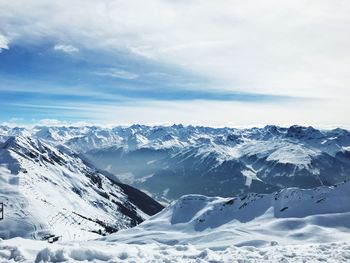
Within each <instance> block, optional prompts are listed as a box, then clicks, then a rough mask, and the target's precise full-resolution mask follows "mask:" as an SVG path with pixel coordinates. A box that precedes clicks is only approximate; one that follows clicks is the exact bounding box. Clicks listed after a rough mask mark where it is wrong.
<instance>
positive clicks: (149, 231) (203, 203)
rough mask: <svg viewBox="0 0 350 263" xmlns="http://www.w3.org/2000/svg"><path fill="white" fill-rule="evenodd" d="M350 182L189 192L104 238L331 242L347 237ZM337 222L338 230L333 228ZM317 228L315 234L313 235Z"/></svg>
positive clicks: (212, 243)
mask: <svg viewBox="0 0 350 263" xmlns="http://www.w3.org/2000/svg"><path fill="white" fill-rule="evenodd" d="M349 193H350V182H349V181H346V182H343V183H340V184H338V185H334V186H331V187H319V188H315V189H308V190H304V189H298V188H287V189H284V190H281V191H278V192H274V193H272V194H255V193H250V194H244V195H239V196H236V197H233V198H221V197H206V196H203V195H187V196H183V197H181V198H180V199H179V200H177V201H175V202H173V203H172V204H171V205H169V206H168V207H167V208H166V209H164V210H163V211H162V212H160V213H158V214H157V215H155V216H153V217H152V218H150V219H148V220H147V221H145V222H144V223H142V224H141V225H139V226H138V227H135V228H134V229H130V230H125V231H122V232H120V233H118V234H113V235H111V236H110V237H108V238H106V240H109V241H115V240H119V241H120V242H126V243H139V242H140V235H142V240H143V242H147V243H162V244H188V243H191V244H195V245H197V246H203V247H213V248H220V247H227V245H228V244H229V245H232V244H236V245H254V246H255V245H259V244H260V245H264V244H270V243H272V242H275V243H276V244H277V243H287V244H293V243H295V244H297V243H301V244H303V243H305V242H315V241H317V242H332V241H334V240H337V239H346V238H350V229H349V225H348V220H350V203H349V202H348V200H349V198H350V194H349ZM335 226H336V228H334V227H335ZM315 231H317V233H315Z"/></svg>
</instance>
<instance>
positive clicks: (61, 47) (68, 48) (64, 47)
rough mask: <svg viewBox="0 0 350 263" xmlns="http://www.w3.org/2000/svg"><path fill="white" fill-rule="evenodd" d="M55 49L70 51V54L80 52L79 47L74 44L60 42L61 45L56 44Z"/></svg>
mask: <svg viewBox="0 0 350 263" xmlns="http://www.w3.org/2000/svg"><path fill="white" fill-rule="evenodd" d="M53 49H54V50H56V51H62V52H64V53H68V54H70V53H75V52H78V51H79V49H78V48H76V47H74V46H72V45H62V44H60V45H55V46H54V47H53Z"/></svg>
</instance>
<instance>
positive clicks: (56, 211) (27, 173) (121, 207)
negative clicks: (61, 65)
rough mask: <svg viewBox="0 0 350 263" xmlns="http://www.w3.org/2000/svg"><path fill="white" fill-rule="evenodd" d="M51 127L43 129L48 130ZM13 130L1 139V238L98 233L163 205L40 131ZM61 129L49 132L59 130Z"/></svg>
mask: <svg viewBox="0 0 350 263" xmlns="http://www.w3.org/2000/svg"><path fill="white" fill-rule="evenodd" d="M46 131H48V129H47V130H46ZM46 131H45V132H44V130H42V131H41V132H38V133H39V134H40V135H44V134H46V135H47V132H46ZM69 132H72V131H71V130H70V129H69ZM38 133H36V134H38ZM13 134H14V132H13V133H8V134H6V135H5V136H6V137H7V140H6V141H4V142H3V143H2V144H0V184H1V187H0V202H3V203H4V220H2V221H1V223H0V237H2V238H9V237H14V236H21V237H32V238H36V239H41V238H43V237H45V236H47V235H56V236H61V237H62V239H63V240H73V239H87V238H95V237H99V236H101V235H102V234H105V233H112V232H115V231H118V230H120V229H123V228H127V227H132V226H135V225H136V224H138V223H141V222H142V221H143V220H145V219H146V218H148V217H149V216H151V215H154V214H155V213H157V212H159V211H160V210H161V209H162V208H163V207H162V206H161V205H160V204H158V203H157V202H155V201H154V200H153V199H151V198H150V197H149V196H147V195H146V194H144V193H143V192H141V191H139V190H136V189H135V188H132V187H130V186H128V185H124V184H122V183H120V182H118V181H116V180H115V179H113V177H112V175H110V174H108V173H106V172H101V171H98V170H96V169H95V168H93V166H91V165H90V164H89V163H88V162H86V161H85V160H83V159H81V158H80V157H78V156H77V155H72V154H71V153H65V152H64V151H62V150H59V149H58V148H56V147H54V146H53V145H50V144H48V143H45V142H43V141H42V140H41V139H38V138H37V137H36V136H31V137H26V136H22V135H18V134H16V136H12V135H13ZM21 134H26V132H21ZM62 134H64V135H66V133H62ZM56 135H57V136H48V137H46V138H47V139H48V140H52V138H56V139H57V138H58V136H60V135H59V133H57V134H56Z"/></svg>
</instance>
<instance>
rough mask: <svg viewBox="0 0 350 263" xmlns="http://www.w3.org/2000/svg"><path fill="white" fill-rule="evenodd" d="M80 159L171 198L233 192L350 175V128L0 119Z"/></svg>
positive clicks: (0, 135)
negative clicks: (25, 124) (53, 123)
mask: <svg viewBox="0 0 350 263" xmlns="http://www.w3.org/2000/svg"><path fill="white" fill-rule="evenodd" d="M18 135H21V136H26V137H30V138H35V139H36V140H40V141H43V142H45V143H47V144H49V145H52V146H53V147H56V148H58V149H60V150H61V151H63V152H65V153H66V154H68V155H72V154H73V155H77V156H79V157H80V158H81V159H83V160H85V161H86V162H89V163H90V164H91V165H93V166H94V167H96V169H99V170H101V171H105V172H107V173H109V174H110V175H111V178H113V179H115V180H117V181H120V182H122V183H125V184H130V185H132V186H134V187H136V188H139V189H141V190H143V191H146V192H147V193H149V194H150V195H152V196H153V197H154V198H156V199H157V200H158V201H161V202H164V203H169V202H170V201H172V200H176V199H177V198H179V197H181V196H182V195H185V194H203V195H206V196H223V197H228V196H234V195H238V194H242V193H248V192H257V193H271V192H273V191H277V190H280V189H283V188H286V187H301V188H311V187H318V186H322V185H326V186H327V185H328V186H329V185H333V184H336V183H339V182H341V181H342V180H345V179H347V178H349V174H350V133H349V131H347V130H345V129H340V128H337V129H333V130H320V129H316V128H313V127H302V126H291V127H288V128H283V127H278V126H272V125H270V126H266V127H263V128H250V129H234V128H210V127H199V126H183V125H173V126H145V125H132V126H129V127H112V128H103V127H97V126H84V127H47V126H35V127H32V128H30V129H26V128H18V127H17V128H9V127H6V126H2V127H0V140H2V141H5V140H6V139H7V138H9V137H11V136H18Z"/></svg>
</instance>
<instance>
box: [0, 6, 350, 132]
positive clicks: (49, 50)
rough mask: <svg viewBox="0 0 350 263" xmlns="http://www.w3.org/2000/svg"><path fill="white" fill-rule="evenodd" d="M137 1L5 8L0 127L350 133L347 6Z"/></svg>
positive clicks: (0, 40) (0, 21)
mask: <svg viewBox="0 0 350 263" xmlns="http://www.w3.org/2000/svg"><path fill="white" fill-rule="evenodd" d="M140 3H141V2H140V1H134V0H133V1H128V2H125V1H107V0H105V1H92V0H87V1H80V0H75V1H62V2H60V3H47V2H46V1H40V0H32V1H28V2H26V7H25V8H24V7H23V6H22V5H21V1H16V0H15V1H11V2H8V1H0V10H1V11H0V51H1V52H0V106H1V108H2V110H1V111H0V123H1V122H3V123H10V124H11V123H18V124H33V123H37V122H42V123H45V121H46V122H48V123H50V122H51V123H53V122H55V123H75V122H88V123H98V124H131V123H148V124H159V123H169V124H171V123H179V122H181V123H185V124H201V125H213V126H225V125H227V126H240V125H243V126H244V125H245V126H253V125H265V124H280V125H289V124H294V123H298V124H304V125H315V126H322V125H335V126H344V125H345V126H346V125H348V124H349V119H348V117H347V116H346V114H345V112H347V111H348V110H349V106H348V102H347V98H348V95H350V94H349V88H348V84H349V78H348V76H349V75H348V73H349V72H348V71H349V70H348V69H349V67H348V66H349V65H350V63H349V61H350V55H349V45H346V44H347V43H348V44H350V41H349V40H350V39H349V37H347V36H344V32H346V30H347V29H348V27H349V26H348V25H347V24H346V22H347V20H348V18H347V16H346V10H350V7H349V5H347V4H344V3H340V2H339V3H338V2H337V1H336V2H334V3H333V4H329V3H327V1H310V3H309V4H308V5H304V4H303V3H301V2H298V3H294V1H293V2H292V1H290V2H289V1H287V4H285V5H280V4H278V2H277V1H268V2H267V3H266V5H267V6H269V5H271V6H274V8H275V9H276V13H270V14H266V13H265V11H266V8H267V6H266V5H260V4H258V2H257V3H256V4H255V5H253V3H252V4H250V5H247V4H244V3H243V2H240V1H224V2H223V3H217V4H215V5H214V4H213V3H211V2H209V1H202V2H198V1H188V3H184V2H181V1H179V2H176V1H166V0H157V1H150V2H149V4H148V5H146V6H145V7H144V8H143V10H140V9H139V8H138V6H139V4H140ZM154 8H156V9H158V10H159V14H158V13H157V14H154V12H153V10H154ZM329 10H333V11H339V12H340V13H339V12H338V13H337V16H333V15H332V14H331V13H329ZM257 14H260V16H256V15H257ZM310 18H313V19H314V20H310ZM315 21H317V22H316V23H315ZM348 24H349V23H348ZM325 25H326V26H325ZM327 33H328V34H327ZM335 90H336V91H337V92H334V91H335Z"/></svg>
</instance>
